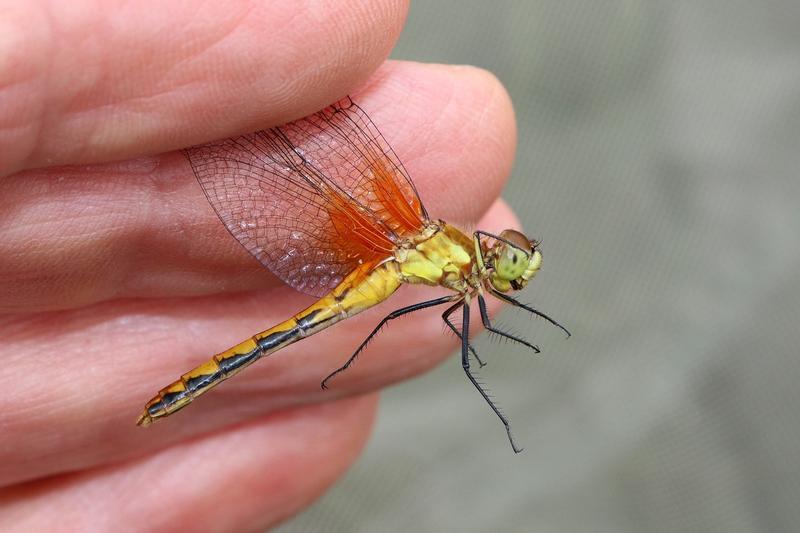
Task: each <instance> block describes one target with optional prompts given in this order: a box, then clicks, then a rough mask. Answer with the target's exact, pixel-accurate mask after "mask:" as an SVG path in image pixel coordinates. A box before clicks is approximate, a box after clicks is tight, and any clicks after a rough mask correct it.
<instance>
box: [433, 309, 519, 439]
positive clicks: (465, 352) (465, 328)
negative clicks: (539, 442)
mask: <svg viewBox="0 0 800 533" xmlns="http://www.w3.org/2000/svg"><path fill="white" fill-rule="evenodd" d="M459 306H460V307H461V308H462V313H463V314H462V317H463V320H462V326H461V335H460V337H461V366H462V367H463V368H464V373H465V374H466V375H467V378H468V379H469V380H470V381H471V382H472V384H473V385H474V386H475V388H476V389H478V392H479V393H480V394H481V396H483V399H484V400H486V403H488V404H489V407H491V409H492V411H494V414H496V415H497V417H498V418H499V419H500V421H501V422H502V423H503V426H504V427H505V428H506V434H507V435H508V441H509V442H510V443H511V448H512V449H513V450H514V453H519V452H521V451H522V448H520V447H518V446H517V443H516V442H514V436H513V435H512V434H511V424H510V423H509V422H508V419H507V418H506V416H505V415H504V414H503V413H502V411H500V409H499V408H498V407H497V406H496V405H495V404H494V402H493V401H492V399H491V398H490V397H489V394H488V393H487V392H486V391H485V390H484V388H483V386H482V385H481V384H480V383H479V382H478V380H477V379H475V376H473V375H472V372H471V370H470V367H469V353H470V345H469V305H467V304H462V303H460V302H459V303H458V304H457V305H454V306H452V307H450V308H448V309H447V311H445V312H444V314H443V315H442V318H443V319H444V321H445V322H448V323H449V322H450V315H451V314H452V313H453V311H455V310H456V309H458V307H459Z"/></svg>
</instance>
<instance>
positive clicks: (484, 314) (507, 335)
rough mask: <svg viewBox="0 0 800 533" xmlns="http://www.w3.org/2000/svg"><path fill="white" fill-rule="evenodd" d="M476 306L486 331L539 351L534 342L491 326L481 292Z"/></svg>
mask: <svg viewBox="0 0 800 533" xmlns="http://www.w3.org/2000/svg"><path fill="white" fill-rule="evenodd" d="M478 308H479V309H480V312H481V321H482V322H483V327H484V328H486V331H491V332H492V333H495V334H497V335H500V336H501V337H505V338H506V339H509V340H512V341H514V342H518V343H520V344H522V345H524V346H527V347H528V348H530V349H531V350H533V351H534V352H536V353H539V347H538V346H536V345H535V344H531V343H529V342H528V341H526V340H525V339H522V338H520V337H517V336H516V335H512V334H511V333H507V332H505V331H502V330H499V329H497V328H495V327H494V326H492V322H491V320H489V312H488V311H487V310H486V300H485V299H484V297H483V295H482V294H479V295H478Z"/></svg>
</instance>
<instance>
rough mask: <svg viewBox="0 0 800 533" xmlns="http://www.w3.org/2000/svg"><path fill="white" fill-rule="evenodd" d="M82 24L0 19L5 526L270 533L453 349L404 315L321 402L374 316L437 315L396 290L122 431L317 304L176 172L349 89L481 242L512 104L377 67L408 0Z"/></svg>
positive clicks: (85, 19) (37, 11)
mask: <svg viewBox="0 0 800 533" xmlns="http://www.w3.org/2000/svg"><path fill="white" fill-rule="evenodd" d="M78 4H80V3H78ZM78 4H76V3H74V2H72V3H66V4H65V3H57V2H53V3H45V2H41V3H35V2H23V3H19V2H8V3H4V4H3V5H2V6H0V9H2V10H3V13H4V16H3V17H2V20H3V25H4V28H3V31H0V34H2V35H3V36H4V37H3V40H2V41H0V77H2V78H1V79H0V176H3V177H2V178H0V252H1V253H0V257H2V260H0V279H2V280H3V283H2V285H0V338H2V339H3V342H2V343H1V344H0V361H2V365H0V382H1V383H3V392H2V394H0V434H1V435H2V439H0V487H2V488H0V530H2V531H14V530H23V531H34V530H52V529H53V528H56V527H57V528H59V529H61V530H73V531H74V530H109V529H118V528H119V526H120V524H136V527H137V529H139V530H141V529H149V530H153V531H168V530H173V531H174V530H176V529H177V528H180V527H182V526H185V524H187V523H191V524H194V525H195V526H196V527H201V528H204V529H205V530H208V531H226V530H235V531H249V530H259V529H262V528H265V527H268V526H270V525H274V524H276V523H278V522H279V521H281V520H284V519H286V518H287V517H289V516H291V515H292V514H294V513H296V512H298V511H299V510H301V509H302V508H303V507H305V506H307V505H309V504H310V503H311V502H312V501H313V500H314V499H315V498H316V497H318V496H319V495H320V494H321V493H322V492H323V491H324V490H325V489H326V488H327V487H328V486H330V484H331V483H333V481H335V480H336V478H337V477H339V476H340V475H341V474H342V473H343V472H344V471H345V469H346V468H347V467H348V466H349V465H350V464H351V463H352V462H353V461H354V460H355V458H356V457H357V456H358V454H359V452H360V451H361V449H362V448H363V446H364V444H365V441H366V439H367V438H368V436H369V431H370V427H371V424H372V420H373V416H374V412H375V406H376V401H377V399H376V398H377V397H376V391H377V390H379V389H380V388H382V387H384V386H386V385H388V384H390V383H393V382H396V381H398V380H402V379H406V378H408V377H411V376H413V375H415V374H417V373H419V372H422V371H424V370H426V369H429V368H431V367H432V366H434V365H436V364H438V363H439V362H440V361H442V360H443V358H445V357H446V356H447V355H448V354H450V353H452V352H453V351H454V350H455V348H456V347H457V343H456V341H455V339H454V337H452V336H450V335H447V334H443V333H442V332H443V327H442V325H441V322H440V320H439V317H438V315H439V313H441V310H437V309H433V310H426V311H421V312H419V313H418V314H415V315H412V316H410V317H408V318H405V319H402V320H398V321H396V323H393V324H392V325H391V327H389V328H388V329H387V330H386V331H384V332H383V333H381V335H380V336H379V337H378V338H377V339H376V340H375V342H374V343H373V344H372V345H371V346H370V348H369V350H368V351H367V352H366V353H365V354H364V355H363V356H362V357H361V358H360V360H359V361H358V362H357V364H356V365H354V367H353V368H352V369H351V370H349V371H348V372H346V373H344V374H343V375H341V376H340V377H337V380H336V381H335V382H333V383H332V384H331V390H328V391H322V390H320V388H319V383H320V380H321V378H323V377H324V376H326V375H327V374H328V373H329V372H330V371H331V370H333V369H335V368H336V367H338V366H339V365H340V364H341V363H342V362H343V361H344V360H345V359H346V358H347V357H348V356H349V354H350V353H351V352H352V350H353V349H354V348H355V347H356V346H357V344H358V342H359V341H360V339H362V338H363V337H364V336H366V334H367V333H368V332H369V331H370V329H371V328H372V327H373V326H374V325H375V324H376V323H377V322H378V321H379V320H380V318H381V317H382V316H383V315H385V314H387V313H388V312H389V311H391V310H393V309H395V308H398V307H401V306H403V305H407V304H409V303H412V302H414V301H420V300H423V299H429V298H432V297H435V296H437V295H440V294H441V291H439V290H437V289H431V288H425V287H421V288H405V289H401V291H400V292H399V293H398V294H397V295H395V296H394V297H393V298H391V299H390V301H389V302H386V303H384V304H383V305H381V306H380V307H378V308H377V309H376V310H372V311H368V312H365V313H363V314H362V315H359V316H358V317H355V318H353V319H351V320H348V321H346V322H344V323H342V324H339V325H337V326H336V327H334V328H331V329H330V330H327V331H326V332H323V333H320V334H319V335H317V336H314V337H312V338H310V339H307V340H304V341H303V342H301V343H298V344H296V345H293V346H291V347H290V348H288V349H286V350H284V351H281V352H279V353H278V354H276V355H274V356H272V357H270V358H269V359H267V360H265V361H262V362H260V363H258V364H256V365H254V366H253V367H251V368H250V369H248V370H247V371H246V372H244V373H242V374H241V375H239V376H237V377H236V378H234V379H233V380H231V381H229V382H228V383H226V384H225V385H223V386H221V387H220V388H219V389H217V390H215V391H214V392H212V393H210V394H209V395H207V396H206V397H204V398H203V399H202V400H200V401H198V402H197V403H196V404H195V405H193V406H192V407H190V408H189V409H187V410H186V411H184V412H182V413H179V414H176V415H175V416H174V417H170V419H168V420H166V421H164V422H161V423H159V424H157V425H155V426H154V427H152V428H147V429H143V428H138V427H136V426H135V425H134V421H135V418H136V416H137V415H138V413H139V411H140V409H141V407H142V405H143V404H144V402H145V401H146V400H147V399H148V398H150V397H151V396H152V394H153V393H155V392H156V391H157V390H158V388H160V387H161V386H163V385H164V384H166V383H168V382H169V381H171V380H172V379H174V377H175V376H177V375H179V374H180V373H182V372H184V371H186V370H188V369H189V368H191V367H192V366H194V365H195V364H197V363H199V362H202V361H203V360H205V359H206V358H208V357H209V356H210V355H212V354H213V353H215V352H218V351H220V350H222V349H225V348H227V347H229V346H230V345H233V344H235V343H236V342H238V341H240V340H242V339H244V338H246V337H248V336H250V335H251V334H253V333H255V332H257V331H260V330H262V329H265V328H266V327H268V326H270V325H272V324H275V323H278V322H280V321H281V320H284V319H285V318H287V317H288V316H290V315H291V314H293V313H295V312H297V311H298V310H300V309H302V308H303V307H305V306H306V305H308V304H309V303H310V302H311V301H312V299H311V298H309V297H307V296H304V295H301V294H298V293H295V292H293V291H291V289H289V288H287V287H285V286H284V285H283V284H282V283H281V282H280V281H279V280H277V279H276V278H275V277H273V276H272V275H271V274H270V273H269V272H267V271H266V270H265V269H263V268H262V267H261V266H260V265H259V264H258V263H257V262H256V261H255V260H254V259H253V258H252V257H251V256H250V255H249V254H248V253H247V252H246V251H245V250H244V249H243V248H241V247H240V246H239V245H238V243H236V242H235V241H234V240H233V238H232V237H231V236H230V235H229V234H228V233H227V232H226V231H225V229H224V228H223V226H222V224H220V222H219V220H218V219H217V218H216V216H215V214H214V213H213V211H212V209H211V207H210V206H209V205H208V203H207V201H206V200H205V197H204V196H203V193H202V191H201V190H200V187H199V186H198V185H197V183H196V181H195V178H194V176H193V175H192V173H191V171H190V169H189V167H188V164H187V163H186V161H185V160H184V159H183V158H182V156H181V155H180V154H178V153H176V152H175V151H174V150H175V149H177V148H180V147H183V146H188V145H191V144H195V143H199V142H204V141H210V140H214V139H217V138H221V137H226V136H232V135H235V134H239V133H243V132H248V131H253V130H257V129H263V128H266V127H269V126H272V125H276V124H280V123H282V122H285V121H287V120H291V119H293V118H298V117H300V116H303V115H306V114H308V113H311V112H313V111H315V110H317V109H319V108H321V107H323V106H325V105H326V104H328V103H330V102H332V101H335V100H337V99H338V98H339V97H341V96H343V95H345V94H348V93H349V94H352V95H353V97H354V99H355V100H356V101H357V102H358V103H359V104H360V105H361V106H362V107H363V108H364V109H365V110H366V111H367V112H368V113H369V114H370V115H371V117H372V118H373V120H374V121H375V123H376V124H378V125H379V127H380V128H381V130H382V131H383V133H384V135H385V136H386V137H387V139H388V141H389V142H390V144H392V146H393V147H394V149H395V150H396V152H397V153H398V154H399V155H400V157H401V159H402V160H403V161H404V163H405V164H406V166H407V168H408V170H409V172H410V173H411V175H412V177H413V178H414V180H415V183H416V184H417V187H418V189H419V191H420V195H421V196H422V198H423V201H424V202H425V204H426V206H427V208H428V211H429V212H430V213H431V215H432V216H433V217H436V218H442V219H445V220H447V221H449V222H451V223H454V224H457V225H460V226H462V227H463V226H467V227H468V228H472V227H481V228H484V229H486V230H489V231H497V232H499V231H500V230H502V229H503V228H506V227H515V226H516V219H515V218H514V216H513V214H512V213H511V212H510V210H509V209H508V208H507V206H506V205H505V204H504V203H502V202H501V201H499V200H497V196H498V194H499V192H500V189H501V187H502V185H503V182H504V180H505V179H506V178H507V176H508V174H509V171H510V167H511V163H512V158H513V151H514V144H515V128H514V118H513V112H512V108H511V104H510V101H509V99H508V96H507V94H506V93H505V91H504V90H503V88H502V87H501V85H500V84H499V83H498V81H497V80H496V79H495V78H494V77H492V76H491V75H490V74H488V73H486V72H484V71H481V70H478V69H474V68H469V67H451V66H442V65H423V64H415V63H401V62H386V61H385V58H386V56H387V54H388V53H389V51H390V49H391V46H392V45H393V43H394V41H395V40H396V38H397V36H398V35H399V32H400V30H401V28H402V24H403V21H404V18H405V12H406V7H407V6H406V5H405V3H404V2H389V3H381V4H380V5H378V4H377V3H373V2H367V1H363V2H361V1H359V2H354V1H353V0H348V1H347V2H331V3H330V5H317V3H316V2H309V3H308V5H302V6H300V7H298V4H296V3H294V2H292V3H287V2H269V3H266V4H263V3H255V2H253V3H247V2H243V3H242V2H230V3H219V2H217V3H214V2H210V3H203V4H199V5H188V4H187V5H183V4H181V3H167V4H164V3H159V4H158V5H159V7H158V8H157V9H154V8H153V7H152V6H149V7H148V6H144V5H141V4H140V3H137V2H134V3H130V2H119V3H116V2H107V1H103V2H83V4H84V5H83V6H80V5H78ZM68 5H69V6H71V7H67V6H68ZM37 21H38V22H37ZM6 30H7V31H6ZM111 161H116V162H115V163H112V162H111ZM66 165H71V166H66ZM45 167H47V168H45ZM454 190H457V194H452V193H453V191H454ZM474 314H475V315H477V313H474ZM476 328H477V324H476V325H475V326H474V327H473V329H476ZM400 345H402V346H403V349H402V350H397V349H396V347H397V346H400ZM454 371H460V369H459V370H456V367H454ZM468 388H469V384H468V383H466V381H465V389H468ZM492 429H497V428H494V427H493V428H492ZM408 444H409V445H413V442H411V441H409V443H408Z"/></svg>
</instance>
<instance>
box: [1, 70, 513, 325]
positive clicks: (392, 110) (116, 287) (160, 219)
mask: <svg viewBox="0 0 800 533" xmlns="http://www.w3.org/2000/svg"><path fill="white" fill-rule="evenodd" d="M355 97H356V98H357V99H358V101H359V102H360V103H361V105H362V106H363V107H364V109H366V110H367V112H368V113H370V115H371V116H372V118H373V120H374V122H375V123H376V124H377V125H378V126H379V128H380V129H381V130H382V132H383V134H384V135H385V136H386V138H387V140H388V141H389V143H390V144H391V145H392V146H393V147H394V149H395V151H396V152H397V153H398V154H399V156H400V158H401V159H402V160H403V161H404V163H405V165H406V167H407V169H408V170H409V172H410V174H411V175H412V177H413V179H414V180H415V183H416V185H417V188H418V189H419V192H420V196H421V197H422V200H423V202H425V205H426V206H427V208H428V211H429V212H430V214H431V216H433V217H434V218H442V219H445V220H448V221H449V222H451V223H468V224H471V223H474V221H475V220H477V218H478V217H479V216H480V215H481V214H482V213H484V212H485V211H486V209H488V207H489V205H491V203H492V201H494V199H495V198H496V197H497V195H498V194H499V191H500V189H501V188H502V185H503V183H504V182H505V180H506V178H507V176H508V173H509V171H510V168H511V164H512V159H513V152H514V144H515V129H514V118H513V110H512V108H511V104H510V101H509V99H508V95H507V94H506V92H505V90H504V89H503V87H502V86H501V85H500V84H499V83H498V81H497V80H496V78H494V77H493V76H491V75H490V74H487V73H486V72H484V71H481V70H478V69H474V68H469V67H445V66H440V65H421V64H413V63H394V62H393V63H389V64H387V65H386V66H385V67H383V68H381V69H380V70H379V71H378V73H377V75H376V76H375V77H374V78H373V79H372V80H371V81H370V83H369V84H368V85H367V86H365V87H364V89H363V90H362V91H361V92H359V93H357V94H356V95H355ZM0 257H2V258H3V260H2V261H0V278H1V279H3V280H4V283H3V284H2V285H0V310H5V311H20V312H30V311H40V310H45V309H62V308H65V307H74V306H80V305H87V304H90V303H93V302H99V301H102V300H107V299H112V298H125V297H150V296H152V297H172V296H189V295H201V294H209V293H214V292H220V291H241V290H247V289H253V288H264V287H269V286H275V285H277V284H279V283H278V282H276V280H275V279H274V278H272V277H271V276H270V275H269V274H268V273H267V272H266V270H265V269H263V268H262V267H261V266H260V264H258V263H257V262H256V261H255V260H254V259H253V258H252V257H251V256H250V255H249V254H248V253H247V252H246V251H245V250H244V249H243V248H241V247H240V246H239V245H238V243H236V241H235V240H234V239H233V238H232V237H231V236H230V234H229V233H228V232H227V231H226V229H225V228H224V227H223V225H222V224H221V223H220V222H219V219H218V218H217V217H216V215H215V214H214V212H213V210H212V209H211V207H210V206H209V205H208V202H207V200H206V199H205V196H204V195H203V193H202V191H201V189H200V187H199V186H198V184H197V182H196V180H195V178H194V176H193V174H192V172H191V169H190V167H189V165H188V163H187V162H186V161H185V159H184V158H183V156H181V155H180V154H176V153H172V154H167V155H163V156H157V157H152V158H144V159H139V160H134V161H129V162H126V163H120V164H113V165H104V166H95V167H64V168H58V169H46V170H37V171H29V172H24V173H20V174H17V175H14V176H9V177H7V178H5V179H4V180H0Z"/></svg>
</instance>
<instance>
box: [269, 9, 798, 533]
mask: <svg viewBox="0 0 800 533" xmlns="http://www.w3.org/2000/svg"><path fill="white" fill-rule="evenodd" d="M393 56H394V57H395V58H403V59H413V60H418V61H430V62H446V63H469V64H473V65H478V66H482V67H485V68H487V69H489V70H491V71H492V72H494V73H495V74H496V75H497V76H498V77H499V78H500V79H501V80H502V81H503V83H504V84H505V85H506V87H507V88H508V90H509V92H510V93H511V96H512V98H513V101H514V104H515V107H516V111H517V120H518V125H519V149H518V154H517V160H516V166H515V169H514V175H513V177H512V178H511V180H510V182H509V184H508V186H507V188H506V191H505V193H504V195H505V197H506V198H507V199H509V201H510V202H511V204H512V205H513V206H514V207H515V209H516V210H517V212H518V213H519V214H520V215H521V216H522V218H523V220H524V223H525V226H526V227H527V228H530V229H532V230H533V231H532V233H534V234H535V235H537V236H539V237H543V238H544V250H545V269H544V270H543V271H542V273H541V274H540V276H541V277H538V278H537V279H536V280H535V281H534V283H533V284H532V285H531V286H530V288H529V289H528V291H527V293H526V294H525V297H526V298H525V299H526V300H527V301H533V302H535V303H536V305H537V306H538V307H539V308H541V309H543V310H546V311H547V312H548V313H551V314H552V315H554V316H556V317H558V318H559V319H561V320H562V321H564V322H565V323H566V324H568V325H569V326H570V327H571V329H572V330H573V333H574V336H573V337H572V338H571V339H569V340H564V339H563V338H562V337H561V336H560V335H559V333H558V331H557V330H555V329H554V328H550V327H548V326H546V325H543V324H542V323H541V322H540V321H537V322H534V323H533V324H531V322H529V321H528V320H527V319H526V317H525V316H523V315H521V314H517V313H513V312H511V311H506V312H504V314H503V316H502V318H501V322H502V323H504V324H505V325H510V326H511V327H512V328H513V329H515V330H517V331H522V332H525V333H526V334H527V335H528V336H529V337H533V338H534V339H535V341H536V342H538V343H539V344H540V346H542V347H543V348H544V353H543V355H541V356H539V357H537V358H534V357H532V356H531V355H530V354H528V353H527V352H526V351H525V350H524V349H519V348H516V347H513V346H510V345H507V344H502V343H494V344H492V343H490V341H488V340H487V339H486V338H485V337H482V338H480V339H479V340H478V342H477V345H478V348H479V349H481V350H482V352H483V353H484V354H485V355H487V356H488V359H489V366H488V367H487V368H486V369H484V370H483V371H482V372H481V375H482V378H483V379H484V380H485V381H486V382H487V383H488V384H489V385H490V386H491V389H492V391H493V392H494V393H495V395H496V396H497V398H498V401H499V402H500V404H501V406H502V407H503V408H504V410H505V411H506V413H507V414H508V415H509V416H510V417H511V419H512V423H513V425H514V429H515V434H516V436H517V438H518V440H519V442H520V443H521V444H522V445H524V446H525V448H526V451H525V452H524V453H523V454H521V455H517V456H515V455H514V454H513V453H512V452H511V450H510V448H509V446H508V444H507V442H506V440H505V434H504V432H503V431H502V427H501V426H500V425H499V424H498V423H497V421H496V420H495V419H494V418H493V415H492V414H491V412H490V411H489V410H488V408H486V407H485V405H484V404H483V403H482V400H481V398H480V397H479V396H478V395H477V393H476V392H475V391H474V390H473V389H472V388H471V386H470V385H469V384H468V383H467V381H466V380H465V378H464V376H463V374H462V371H461V368H460V364H459V361H458V359H457V358H456V357H453V358H451V359H449V360H448V361H447V362H446V363H445V364H443V365H442V366H441V367H439V368H438V369H437V370H435V371H434V372H432V373H430V374H428V375H426V376H423V377H421V378H419V379H416V380H414V381H412V382H409V383H404V384H401V385H399V386H396V387H394V388H392V389H391V390H389V391H388V392H387V393H386V394H385V396H384V398H383V402H382V407H381V413H380V420H379V422H378V425H377V431H376V433H375V435H374V436H373V438H372V440H371V442H370V444H369V446H368V448H367V451H366V453H365V454H364V456H363V457H362V458H361V459H360V460H359V461H358V463H357V464H356V465H355V467H354V468H353V469H352V470H351V471H350V472H349V473H348V474H347V475H346V476H345V477H344V478H343V479H342V480H341V481H340V482H339V483H338V484H337V485H336V486H335V487H334V488H333V489H332V490H331V491H330V492H329V493H328V494H327V495H326V496H324V497H323V498H322V499H321V500H320V501H319V502H317V503H316V504H315V505H314V506H312V507H311V508H310V509H309V510H307V511H306V512H305V513H304V514H302V515H300V516H299V517H297V518H295V519H294V520H292V521H290V522H289V523H287V524H286V525H284V526H282V527H281V528H280V531H283V532H295V531H302V532H306V531H343V532H362V531H363V532H376V531H380V532H384V531H386V532H394V531H544V532H549V531H566V532H574V531H578V532H580V531H591V532H598V531H613V532H625V531H637V532H638V531H703V532H707V531H720V532H722V531H724V532H739V531H742V532H750V531H797V530H800V472H798V470H799V469H800V444H799V443H798V441H799V440H800V424H799V422H800V414H799V413H800V410H799V409H798V408H800V387H798V386H797V382H798V381H799V380H800V357H798V353H799V352H800V312H799V311H800V273H799V272H798V271H800V243H798V236H799V235H800V180H798V177H797V174H798V169H800V4H798V3H797V2H784V3H781V2H764V1H761V2H738V1H730V0H704V1H677V2H637V1H633V0H631V1H618V2H611V1H609V2H591V1H585V2H576V1H564V0H553V1H547V2H522V1H520V2H498V1H495V2H481V1H477V0H476V1H472V2H464V1H459V2H456V1H449V2H442V1H437V2H427V3H424V2H418V3H415V4H414V5H412V8H411V13H410V18H409V21H408V25H407V27H406V29H405V32H404V33H403V36H402V38H401V40H400V43H399V44H398V46H397V48H396V50H395V52H394V54H393ZM490 354H491V355H490Z"/></svg>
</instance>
